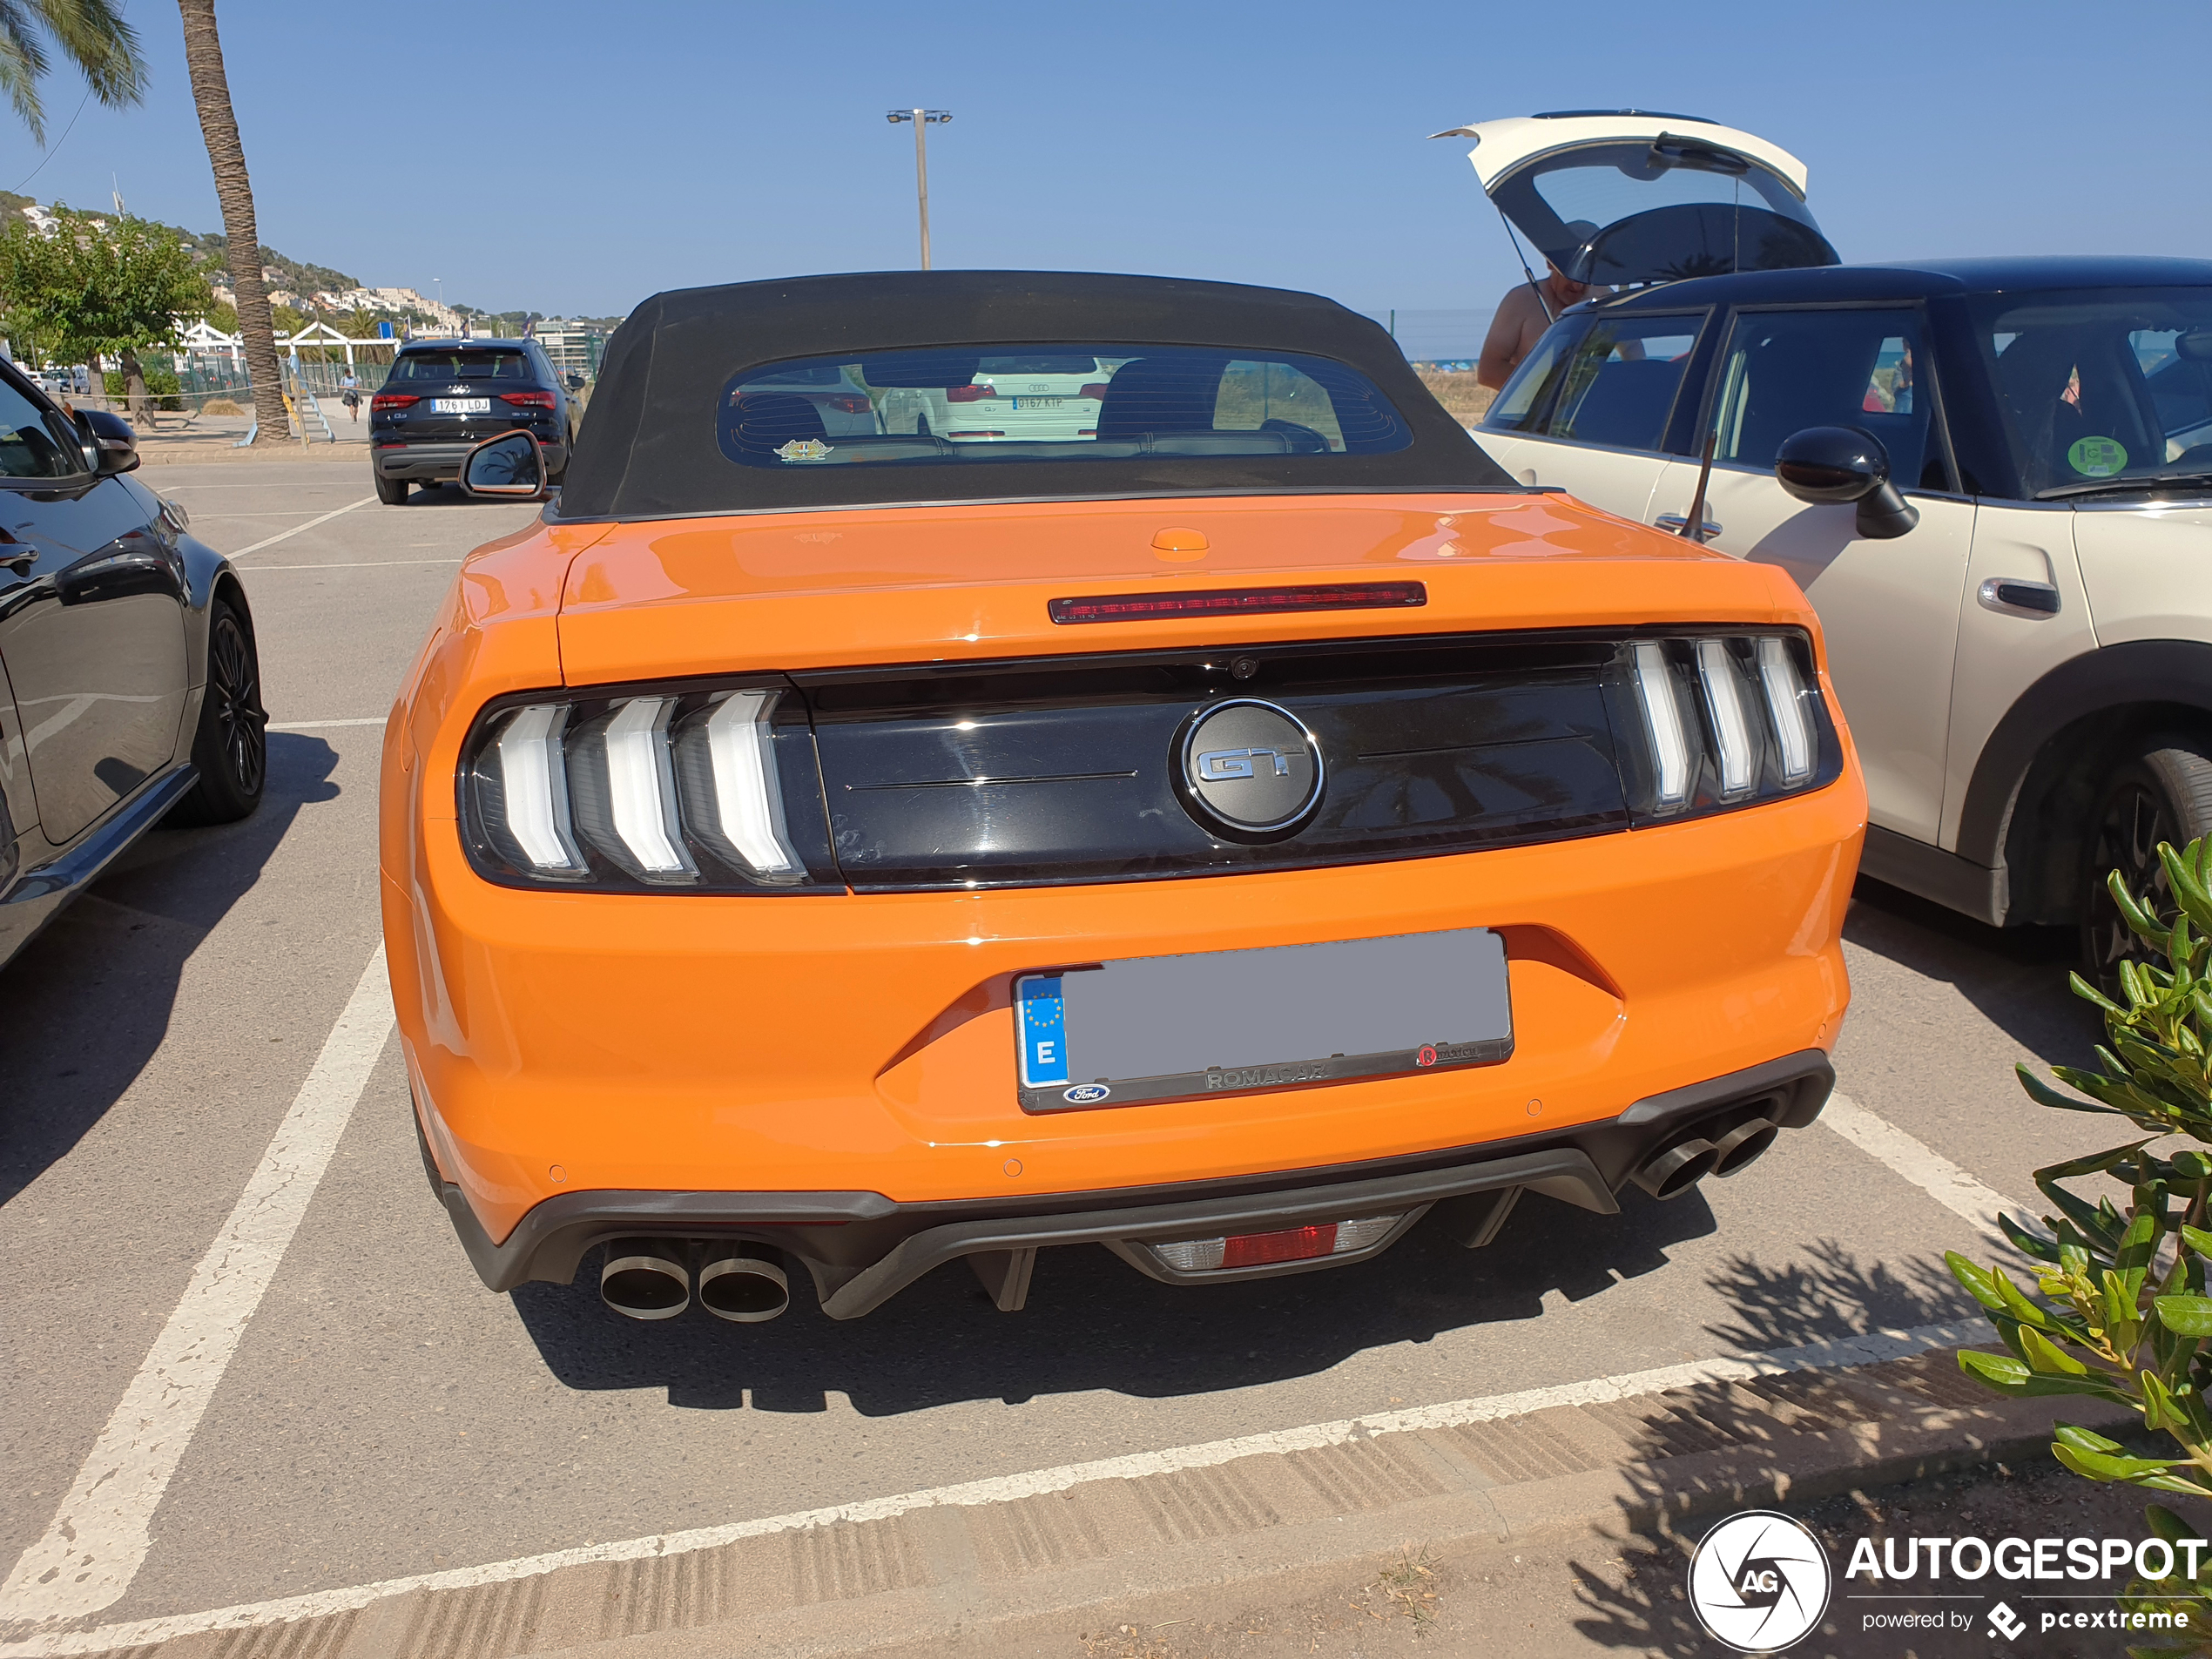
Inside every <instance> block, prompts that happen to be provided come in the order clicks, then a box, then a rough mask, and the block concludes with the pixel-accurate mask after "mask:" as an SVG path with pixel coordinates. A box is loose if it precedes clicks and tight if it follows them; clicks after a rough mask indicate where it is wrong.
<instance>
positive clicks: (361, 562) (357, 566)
mask: <svg viewBox="0 0 2212 1659" xmlns="http://www.w3.org/2000/svg"><path fill="white" fill-rule="evenodd" d="M300 529H307V526H306V525H305V524H302V525H301V526H300ZM247 551H248V552H251V551H253V550H252V549H251V548H249V549H247ZM233 556H235V555H233ZM458 563H461V561H460V560H459V559H458V558H451V559H351V560H347V561H345V562H343V563H340V562H338V561H336V560H334V561H332V562H331V563H327V564H241V565H239V567H238V568H239V570H251V571H253V574H254V575H256V576H259V575H260V574H261V572H262V571H264V570H368V568H369V567H370V566H371V565H374V564H458Z"/></svg>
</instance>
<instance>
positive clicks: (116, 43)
mask: <svg viewBox="0 0 2212 1659" xmlns="http://www.w3.org/2000/svg"><path fill="white" fill-rule="evenodd" d="M43 37H51V38H52V39H53V41H54V43H55V44H57V45H58V46H59V47H60V48H61V49H62V51H63V54H64V56H65V57H68V58H69V60H70V61H71V63H73V64H76V65H77V67H78V70H80V71H83V73H84V80H85V84H87V85H88V86H89V87H90V88H91V94H92V96H93V97H94V98H98V99H99V101H100V102H101V103H103V104H105V105H107V106H108V108H110V109H111V110H120V109H125V108H127V107H129V106H130V105H133V104H136V103H137V102H138V100H139V99H140V98H144V97H145V87H146V65H145V59H144V58H142V57H139V56H138V31H137V30H134V29H132V27H131V25H130V24H127V23H125V22H124V20H123V13H122V10H120V9H119V8H118V7H117V6H116V4H115V3H114V0H0V91H4V92H6V93H7V95H8V101H9V102H10V104H12V105H15V106H16V113H17V115H18V116H20V117H21V118H23V124H24V125H25V126H27V127H29V128H30V136H31V137H32V138H34V139H35V140H37V143H38V144H39V145H41V146H44V144H45V142H46V111H45V105H44V101H43V100H42V99H41V98H40V97H39V95H38V83H39V82H40V81H42V80H44V78H45V77H46V71H47V70H48V69H49V68H51V59H49V57H47V55H46V46H45V40H44V38H43Z"/></svg>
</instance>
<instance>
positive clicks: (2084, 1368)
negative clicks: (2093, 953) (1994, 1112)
mask: <svg viewBox="0 0 2212 1659" xmlns="http://www.w3.org/2000/svg"><path fill="white" fill-rule="evenodd" d="M2158 854H2159V860H2160V862H2161V865H2162V866H2163V867H2164V870H2165V873H2166V879H2167V881H2168V885H2169V887H2170V888H2171V892H2172V899H2173V903H2174V905H2175V912H2174V914H2173V915H2172V917H2171V919H2170V920H2169V919H2168V918H2167V917H2165V916H2163V915H2161V914H2160V912H2159V908H2158V907H2157V906H2156V905H2155V904H2154V903H2153V902H2152V901H2151V900H2150V898H2149V896H2148V895H2144V896H2141V897H2139V896H2137V895H2136V894H2131V893H2130V892H2128V888H2127V886H2126V884H2125V883H2123V882H2122V881H2121V878H2120V875H2119V873H2117V872H2116V871H2115V872H2114V873H2113V875H2112V877H2111V878H2110V880H2109V882H2108V883H2107V885H2108V886H2109V887H2110V889H2111V892H2112V897H2113V901H2114V903H2115V904H2117V905H2118V906H2119V907H2120V914H2121V916H2122V917H2123V918H2124V919H2125V920H2126V921H2127V923H2128V927H2130V928H2131V929H2132V930H2133V931H2134V934H2135V935H2136V936H2137V937H2138V938H2139V939H2141V941H2143V944H2144V946H2145V947H2146V949H2147V953H2148V956H2149V957H2151V958H2154V959H2155V960H2146V961H2122V962H2121V964H2120V992H2121V1000H2120V1001H2114V1000H2113V999H2112V998H2110V997H2107V996H2106V995H2104V994H2103V993H2102V992H2101V991H2099V990H2098V989H2097V988H2095V987H2094V986H2093V985H2091V984H2089V983H2088V981H2086V980H2084V979H2083V978H2082V977H2081V976H2080V974H2074V976H2073V985H2074V994H2075V995H2077V996H2080V997H2084V998H2086V999H2087V1000H2088V1001H2091V1002H2093V1003H2094V1004H2096V1006H2097V1007H2098V1008H2099V1009H2100V1010H2101V1012H2102V1013H2103V1015H2104V1024H2105V1036H2106V1041H2105V1042H2104V1043H2102V1044H2101V1045H2100V1046H2099V1048H2098V1049H2097V1069H2095V1070H2094V1071H2092V1070H2088V1069H2086V1068H2081V1067H2076V1066H2056V1067H2054V1068H2053V1069H2052V1070H2053V1075H2054V1076H2056V1077H2057V1079H2058V1081H2059V1082H2061V1083H2063V1084H2065V1085H2067V1088H2068V1089H2073V1090H2074V1091H2075V1092H2074V1093H2073V1094H2068V1093H2067V1092H2066V1091H2065V1090H2064V1089H2054V1088H2053V1087H2052V1086H2051V1085H2050V1084H2049V1083H2047V1082H2044V1081H2043V1080H2042V1079H2040V1077H2037V1076H2035V1075H2034V1074H2033V1072H2031V1071H2030V1070H2029V1069H2027V1067H2026V1066H2022V1067H2020V1069H2019V1072H2020V1086H2021V1087H2022V1088H2023V1089H2026V1090H2027V1093H2028V1095H2029V1096H2031V1097H2032V1098H2033V1099H2034V1100H2035V1101H2036V1102H2037V1103H2040V1104H2041V1105H2044V1106H2047V1107H2050V1108H2052V1109H2055V1110H2059V1111H2069V1112H2090V1113H2101V1114H2104V1115H2107V1116H2115V1117H2121V1118H2125V1119H2126V1120H2127V1121H2128V1123H2130V1124H2132V1125H2133V1126H2134V1128H2135V1129H2136V1130H2139V1131H2141V1136H2140V1137H2139V1138H2133V1139H2130V1140H2128V1141H2126V1142H2124V1143H2121V1145H2118V1146H2115V1147H2113V1148H2111V1149H2110V1150H2107V1151H2103V1152H2099V1153H2096V1154H2094V1155H2093V1156H2091V1157H2080V1158H2070V1159H2068V1160H2067V1162H2065V1163H2054V1164H2052V1165H2051V1166H2050V1167H2048V1168H2047V1169H2042V1170H2037V1171H2036V1172H2035V1184H2036V1187H2037V1189H2038V1190H2040V1192H2041V1193H2042V1194H2043V1196H2044V1197H2046V1198H2047V1199H2049V1200H2050V1202H2051V1204H2052V1205H2053V1207H2054V1210H2055V1211H2056V1213H2055V1214H2052V1215H2047V1216H2045V1217H2043V1221H2042V1226H2041V1227H2040V1229H2032V1228H2029V1227H2027V1226H2024V1225H2022V1224H2020V1223H2019V1222H2018V1221H2016V1220H2014V1219H2013V1217H2010V1216H2006V1217H2001V1221H2002V1224H2003V1226H2004V1229H2005V1233H2006V1237H2007V1238H2010V1239H2011V1240H2012V1242H2013V1244H2015V1245H2017V1246H2018V1247H2019V1248H2020V1250H2021V1251H2023V1252H2025V1253H2026V1254H2027V1256H2028V1257H2029V1258H2031V1260H2033V1262H2034V1264H2035V1269H2034V1278H2033V1286H2032V1287H2031V1288H2023V1287H2022V1286H2021V1285H2017V1284H2015V1283H2014V1282H2013V1278H2011V1276H2010V1275H2008V1274H2007V1273H2006V1271H2005V1270H2004V1269H2003V1268H2001V1267H1993V1268H1989V1269H1984V1268H1981V1267H1979V1266H1977V1265H1976V1264H1973V1263H1972V1262H1970V1261H1968V1260H1967V1259H1966V1258H1965V1257H1963V1256H1961V1255H1959V1254H1958V1253H1957V1252H1956V1251H1952V1252H1950V1253H1949V1254H1947V1255H1946V1257H1945V1258H1944V1259H1945V1260H1946V1262H1947V1263H1949V1264H1950V1267H1951V1271H1952V1273H1953V1274H1954V1275H1955V1276H1956V1277H1957V1278H1958V1280H1959V1283H1960V1284H1961V1285H1964V1286H1965V1287H1966V1290H1967V1291H1968V1292H1969V1293H1970V1294H1972V1295H1973V1298H1974V1299H1975V1300H1976V1301H1978V1302H1979V1303H1980V1304H1981V1305H1982V1306H1984V1307H1985V1308H1986V1309H1987V1310H1988V1311H1989V1316H1990V1318H1991V1319H1992V1321H1993V1323H1994V1324H1995V1325H1996V1326H1997V1332H1998V1334H1999V1335H2000V1337H2002V1338H2003V1339H2004V1343H2005V1346H2006V1349H2007V1350H2008V1351H2009V1352H2006V1353H2004V1354H1987V1353H1975V1352H1965V1351H1962V1352H1960V1353H1959V1365H1960V1366H1961V1367H1963V1368H1964V1369H1965V1370H1966V1373H1967V1374H1968V1375H1969V1376H1972V1377H1974V1378H1977V1379H1979V1380H1980V1381H1981V1382H1982V1383H1984V1384H1986V1386H1989V1387H1991V1388H1993V1389H1995V1390H1996V1391H1997V1392H1998V1393H2002V1394H2009V1395H2012V1396H2013V1397H2015V1398H2023V1397H2029V1396H2039V1395H2041V1396H2048V1395H2061V1394H2079V1395H2085V1396H2087V1397H2088V1398H2090V1399H2099V1400H2102V1401H2105V1402H2107V1404H2110V1405H2114V1406H2122V1407H2124V1408H2126V1409H2127V1410H2128V1411H2131V1412H2133V1413H2136V1414H2137V1415H2138V1416H2139V1417H2140V1418H2141V1420H2142V1423H2143V1426H2144V1427H2145V1428H2147V1429H2149V1430H2152V1431H2155V1432H2156V1433H2159V1434H2161V1435H2163V1436H2164V1437H2165V1439H2166V1440H2168V1441H2169V1442H2170V1443H2171V1446H2172V1448H2173V1450H2174V1452H2175V1453H2176V1455H2171V1456H2167V1455H2159V1456H2153V1457H2140V1456H2137V1455H2135V1454H2134V1453H2132V1452H2130V1451H2129V1450H2128V1447H2125V1446H2123V1445H2121V1443H2120V1442H2119V1441H2117V1440H2112V1439H2109V1438H2108V1437H2107V1436H2105V1435H2102V1434H2098V1433H2094V1432H2092V1431H2091V1430H2088V1429H2086V1428H2081V1427H2078V1426H2074V1425H2073V1424H2068V1423H2061V1424H2060V1425H2058V1426H2057V1430H2056V1439H2055V1440H2054V1443H2053V1445H2052V1447H2051V1453H2052V1455H2053V1456H2054V1457H2055V1458H2057V1459H2058V1460H2059V1461H2060V1463H2062V1464H2064V1465H2065V1466H2066V1467H2067V1468H2069V1469H2071V1470H2073V1471H2074V1473H2075V1474H2079V1475H2081V1476H2084V1477H2085V1478H2087V1479H2088V1480H2116V1481H2124V1482H2128V1483H2130V1484H2133V1485H2135V1486H2140V1487H2148V1488H2149V1489H2150V1490H2152V1491H2155V1492H2163V1493H2173V1494H2179V1495H2181V1496H2183V1497H2188V1498H2195V1499H2199V1500H2204V1501H2212V1408H2208V1406H2207V1405H2206V1402H2205V1391H2206V1388H2207V1386H2208V1385H2212V1294H2208V1289H2209V1288H2212V1287H2209V1286H2208V1281H2207V1271H2206V1270H2207V1264H2208V1263H2212V1152H2208V1151H2207V1150H2200V1149H2212V840H2197V841H2192V842H2191V843H2190V844H2189V845H2188V847H2187V848H2186V849H2184V850H2183V851H2182V852H2179V853H2176V852H2175V850H2174V849H2173V847H2171V846H2166V845H2162V844H2161V846H2160V847H2159V849H2158ZM2169 1136H2183V1137H2186V1138H2187V1139H2188V1140H2190V1141H2193V1142H2195V1143H2196V1145H2195V1147H2192V1148H2185V1149H2182V1150H2175V1151H2174V1152H2172V1153H2171V1155H2170V1156H2161V1154H2160V1153H2158V1152H2156V1151H2154V1150H2152V1148H2153V1146H2154V1144H2155V1143H2158V1142H2161V1141H2163V1140H2166V1139H2167V1138H2168V1137H2169ZM2087 1176H2106V1177H2110V1178H2112V1179H2114V1180H2116V1181H2118V1182H2120V1183H2121V1184H2122V1186H2124V1187H2125V1189H2126V1190H2127V1202H2126V1203H2125V1204H2115V1203H2114V1201H2113V1199H2112V1198H2111V1197H2108V1196H2107V1197H2101V1198H2100V1199H2099V1200H2098V1201H2097V1202H2096V1203H2094V1204H2091V1203H2090V1202H2089V1201H2088V1200H2087V1199H2086V1198H2084V1197H2081V1196H2080V1195H2079V1194H2078V1193H2075V1192H2073V1191H2071V1190H2068V1189H2067V1187H2066V1186H2065V1185H2063V1183H2065V1182H2067V1181H2072V1180H2076V1179H2079V1178H2080V1177H2087ZM2148 1514H2149V1522H2150V1526H2151V1527H2152V1530H2153V1531H2154V1532H2155V1533H2157V1534H2159V1535H2161V1536H2168V1535H2169V1534H2170V1535H2179V1532H2180V1529H2182V1528H2183V1523H2182V1521H2180V1519H2179V1518H2178V1517H2176V1516H2175V1514H2173V1513H2172V1512H2171V1511H2170V1510H2168V1509H2166V1508H2164V1507H2162V1506H2160V1505H2157V1504H2153V1505H2152V1506H2150V1509H2149V1512H2148ZM2190 1535H2193V1536H2201V1535H2202V1534H2201V1533H2200V1534H2190ZM2128 1597H2129V1600H2128V1602H2126V1603H2125V1604H2126V1605H2128V1606H2131V1607H2135V1608H2151V1607H2154V1606H2158V1607H2174V1608H2187V1609H2188V1610H2189V1611H2190V1612H2191V1613H2192V1614H2193V1616H2192V1618H2191V1620H2190V1622H2189V1627H2188V1628H2189V1629H2192V1630H2200V1629H2212V1562H2208V1563H2206V1565H2205V1568H2204V1570H2203V1571H2202V1573H2200V1574H2199V1575H2197V1576H2196V1578H2195V1579H2194V1580H2191V1579H2188V1578H2187V1577H2185V1576H2183V1575H2181V1573H2180V1570H2179V1569H2178V1568H2176V1571H2175V1576H2173V1577H2170V1578H2166V1579H2161V1580H2156V1581H2146V1582H2138V1583H2136V1584H2134V1585H2131V1586H2130V1587H2129V1590H2128ZM2192 1640H2194V1638H2192ZM2187 1650H2188V1651H2192V1652H2194V1651H2197V1650H2198V1649H2196V1648H2195V1647H2191V1648H2189V1649H2187Z"/></svg>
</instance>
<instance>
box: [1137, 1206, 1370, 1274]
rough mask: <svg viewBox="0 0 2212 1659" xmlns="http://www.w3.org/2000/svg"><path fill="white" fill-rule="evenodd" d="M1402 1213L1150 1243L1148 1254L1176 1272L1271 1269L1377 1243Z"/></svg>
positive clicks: (1343, 1253)
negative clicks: (1248, 1268) (1214, 1236)
mask: <svg viewBox="0 0 2212 1659" xmlns="http://www.w3.org/2000/svg"><path fill="white" fill-rule="evenodd" d="M1400 1219H1402V1217H1400V1216H1363V1217H1360V1218H1359V1220H1357V1221H1324V1222H1318V1223H1316V1224H1314V1225H1312V1226H1310V1227H1288V1228H1285V1229H1284V1230H1283V1231H1281V1232H1272V1233H1238V1234H1235V1235H1233V1236H1231V1237H1230V1238H1186V1239H1182V1240H1178V1241H1177V1242H1176V1243H1174V1244H1154V1245H1152V1246H1151V1251H1152V1253H1153V1254H1154V1255H1156V1256H1157V1257H1158V1258H1160V1259H1161V1260H1162V1261H1163V1262H1165V1263H1166V1264H1168V1265H1169V1266H1170V1267H1172V1268H1174V1269H1175V1270H1176V1271H1177V1272H1179V1273H1218V1272H1227V1271H1230V1270H1231V1269H1232V1268H1238V1267H1270V1266H1272V1265H1274V1264H1277V1263H1278V1262H1310V1261H1317V1260H1318V1259H1320V1258H1323V1257H1325V1256H1348V1255H1351V1254H1352V1252H1353V1251H1362V1250H1366V1248H1367V1247H1368V1246H1369V1245H1371V1244H1380V1243H1381V1242H1382V1241H1383V1240H1384V1239H1385V1238H1388V1237H1389V1236H1390V1230H1391V1229H1392V1228H1393V1227H1395V1226H1396V1225H1397V1224H1399V1220H1400Z"/></svg>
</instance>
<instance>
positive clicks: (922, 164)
mask: <svg viewBox="0 0 2212 1659" xmlns="http://www.w3.org/2000/svg"><path fill="white" fill-rule="evenodd" d="M952 118H953V112H952V111H950V110H892V111H888V112H887V114H886V116H885V119H886V120H887V121H889V122H890V123H891V124H892V125H894V126H896V125H898V124H899V123H900V122H901V121H911V122H913V123H914V203H915V206H917V207H918V208H919V209H920V210H921V268H922V269H923V270H925V271H927V269H928V268H929V146H928V145H927V143H925V142H924V140H923V136H922V129H923V128H925V127H932V126H941V125H944V124H945V123H946V122H948V121H949V120H951V119H952Z"/></svg>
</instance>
